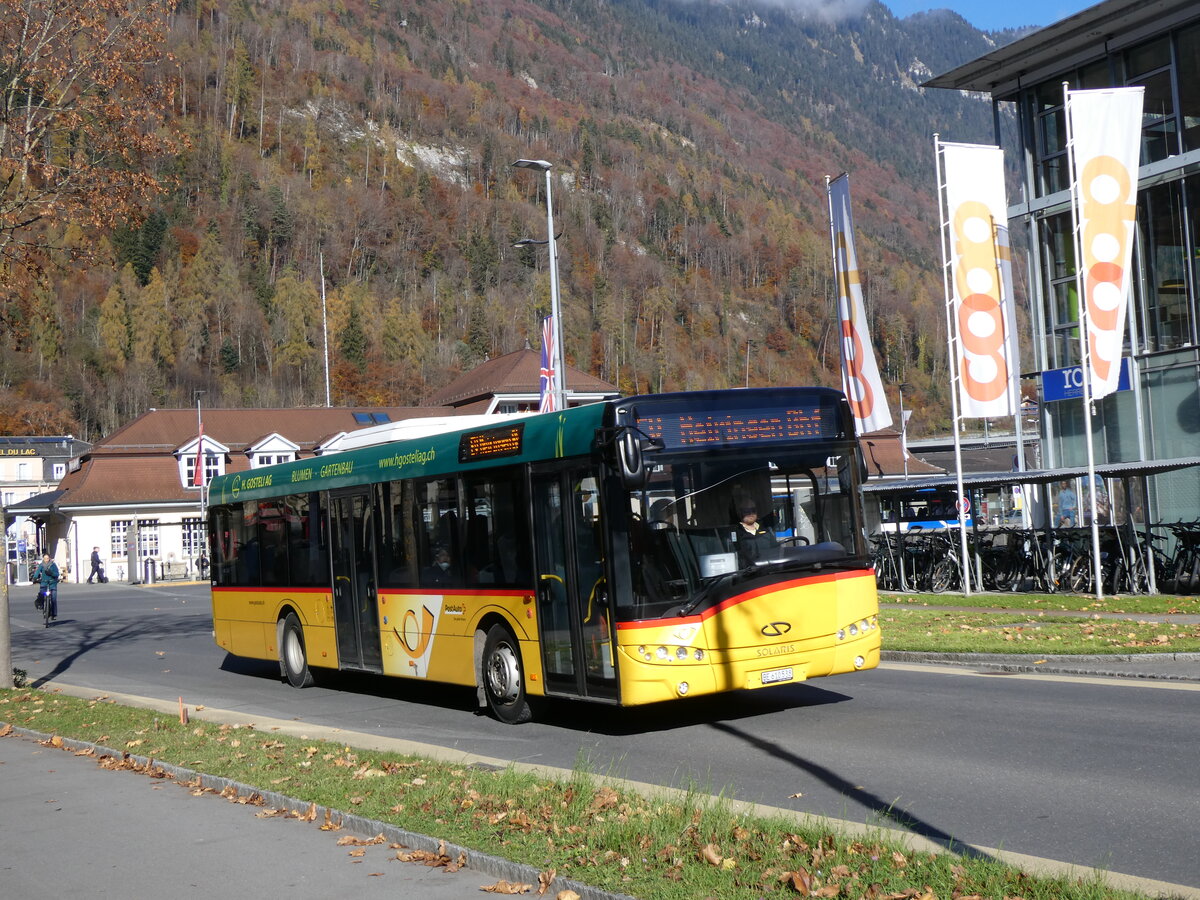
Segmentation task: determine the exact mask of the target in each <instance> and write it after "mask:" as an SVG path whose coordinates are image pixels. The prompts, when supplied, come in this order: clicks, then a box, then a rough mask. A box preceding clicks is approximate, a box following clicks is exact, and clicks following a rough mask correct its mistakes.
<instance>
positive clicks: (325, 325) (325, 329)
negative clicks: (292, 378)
mask: <svg viewBox="0 0 1200 900" xmlns="http://www.w3.org/2000/svg"><path fill="white" fill-rule="evenodd" d="M317 259H318V260H319V261H320V266H321V332H322V334H324V347H325V349H324V352H323V353H322V358H323V359H324V360H325V407H326V408H327V409H328V408H329V407H330V406H332V405H333V404H332V403H330V402H329V316H328V314H327V313H326V310H325V251H324V250H319V251H318V252H317Z"/></svg>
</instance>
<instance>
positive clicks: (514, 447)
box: [458, 422, 525, 463]
mask: <svg viewBox="0 0 1200 900" xmlns="http://www.w3.org/2000/svg"><path fill="white" fill-rule="evenodd" d="M524 434H525V423H524V422H518V423H517V424H516V425H505V426H504V427H503V428H489V429H487V430H486V431H468V432H467V433H466V434H464V435H463V436H462V437H461V438H460V439H459V441H458V461H459V462H460V463H465V462H479V461H480V460H485V459H503V458H504V457H506V456H520V455H521V446H522V439H523V437H524Z"/></svg>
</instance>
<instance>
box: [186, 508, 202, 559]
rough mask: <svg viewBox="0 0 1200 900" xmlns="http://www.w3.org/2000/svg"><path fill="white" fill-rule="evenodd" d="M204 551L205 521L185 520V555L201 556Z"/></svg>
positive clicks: (196, 518) (197, 518)
mask: <svg viewBox="0 0 1200 900" xmlns="http://www.w3.org/2000/svg"><path fill="white" fill-rule="evenodd" d="M203 551H204V520H203V519H201V518H199V517H195V518H190V519H184V520H183V555H184V556H189V557H195V556H200V555H201V553H202V552H203Z"/></svg>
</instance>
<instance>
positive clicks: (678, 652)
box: [675, 647, 688, 659]
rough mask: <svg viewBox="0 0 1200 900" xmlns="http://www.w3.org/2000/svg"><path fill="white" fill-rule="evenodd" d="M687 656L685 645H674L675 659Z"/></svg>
mask: <svg viewBox="0 0 1200 900" xmlns="http://www.w3.org/2000/svg"><path fill="white" fill-rule="evenodd" d="M687 657H688V648H687V647H676V648H675V658H676V659H687Z"/></svg>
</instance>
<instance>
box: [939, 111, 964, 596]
mask: <svg viewBox="0 0 1200 900" xmlns="http://www.w3.org/2000/svg"><path fill="white" fill-rule="evenodd" d="M940 137H941V136H940V135H938V134H937V133H935V134H934V135H933V157H934V162H935V166H936V169H937V188H938V214H939V216H940V218H941V227H940V232H941V239H942V289H943V291H944V292H945V307H946V362H947V367H948V368H949V370H950V414H951V416H952V419H953V429H952V430H953V431H954V476H955V482H956V484H957V486H958V536H959V553H960V554H961V560H960V569H961V573H962V586H963V594H964V595H965V596H967V597H969V596H971V567H970V565H969V563H968V560H967V520H966V511H967V503H968V501H967V497H966V494H964V493H963V477H962V441H961V439H960V438H959V427H960V423H961V420H960V418H959V414H958V388H959V382H960V381H961V380H962V373H961V372H959V366H958V359H957V354H956V353H955V347H956V341H955V340H954V323H953V319H954V317H953V316H952V315H951V314H950V307H951V304H952V298H953V296H954V294H953V292H952V289H951V286H950V254H949V252H948V250H949V248H948V246H947V244H946V232H947V230H948V229H949V227H950V216H949V210H948V209H947V203H946V177H945V170H944V169H945V167H944V165H943V160H942V151H941V140H940Z"/></svg>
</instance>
